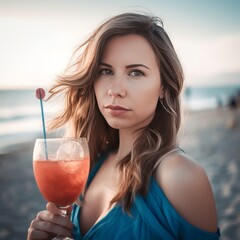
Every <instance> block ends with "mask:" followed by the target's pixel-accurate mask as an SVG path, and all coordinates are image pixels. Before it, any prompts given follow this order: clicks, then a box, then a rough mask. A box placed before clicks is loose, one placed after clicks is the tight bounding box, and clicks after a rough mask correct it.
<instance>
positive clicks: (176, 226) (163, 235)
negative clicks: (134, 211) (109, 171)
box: [135, 177, 220, 240]
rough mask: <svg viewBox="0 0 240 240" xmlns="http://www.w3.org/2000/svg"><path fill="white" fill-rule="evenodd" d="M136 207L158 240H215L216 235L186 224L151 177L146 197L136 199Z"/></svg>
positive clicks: (218, 231) (218, 235) (217, 233)
mask: <svg viewBox="0 0 240 240" xmlns="http://www.w3.org/2000/svg"><path fill="white" fill-rule="evenodd" d="M135 203H136V206H137V208H138V212H139V214H140V215H141V217H142V219H143V221H144V222H145V224H146V225H148V226H149V227H150V228H151V229H152V231H154V232H155V234H158V237H159V238H160V239H167V240H168V239H184V240H192V239H194V240H203V239H204V240H217V239H219V238H220V230H219V229H218V230H217V232H216V233H211V232H207V231H204V230H202V229H200V228H197V227H195V226H193V225H192V224H190V223H188V222H187V221H186V220H185V219H184V218H183V217H182V216H181V215H180V214H179V213H178V212H177V211H176V210H175V208H174V207H173V206H172V205H171V203H170V202H169V200H168V199H167V197H166V196H165V194H164V193H163V191H162V190H161V188H160V186H159V185H158V184H157V182H156V181H155V179H154V178H153V177H152V179H151V185H150V190H149V192H148V194H147V195H146V197H140V196H137V197H136V201H135Z"/></svg>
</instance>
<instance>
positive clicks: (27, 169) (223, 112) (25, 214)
mask: <svg viewBox="0 0 240 240" xmlns="http://www.w3.org/2000/svg"><path fill="white" fill-rule="evenodd" d="M235 117H236V124H235V126H234V127H233V128H229V126H230V125H231V124H230V123H231V121H232V119H231V112H230V111H229V110H228V109H217V110H209V111H201V112H187V113H186V117H185V119H184V122H185V124H184V126H183V128H182V130H181V134H180V145H181V147H182V148H183V149H184V151H185V152H186V153H188V154H189V155H191V156H192V157H193V158H194V159H195V160H196V161H198V162H199V164H200V165H202V166H203V167H204V169H205V170H206V172H207V175H208V177H209V180H210V183H211V185H212V189H213V192H214V196H215V200H216V206H217V211H218V218H219V226H220V228H221V234H222V238H221V239H222V240H237V239H240V184H239V182H240V175H239V171H240V144H239V143H240V111H239V112H237V113H235ZM233 125H234V124H233ZM233 125H232V126H233ZM32 149H33V142H31V143H29V144H24V145H23V146H22V147H21V149H20V148H18V150H17V151H13V152H12V153H9V154H5V155H0V212H1V214H0V240H2V239H8V240H18V239H19V240H21V239H26V236H27V229H28V227H29V224H30V222H31V221H32V219H33V218H34V217H35V216H36V214H37V213H38V211H40V210H42V209H44V207H45V204H46V202H45V200H44V199H43V198H42V196H41V195H40V193H39V191H38V189H37V186H36V183H35V180H34V178H33V172H32Z"/></svg>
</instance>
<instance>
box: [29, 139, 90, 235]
mask: <svg viewBox="0 0 240 240" xmlns="http://www.w3.org/2000/svg"><path fill="white" fill-rule="evenodd" d="M89 167H90V158H89V148H88V143H87V140H86V138H79V139H77V138H52V139H51V138H49V139H36V142H35V145H34V151H33V172H34V177H35V179H36V182H37V185H38V188H39V190H40V192H41V194H42V195H43V197H44V198H45V199H46V200H47V201H48V202H53V203H55V204H56V205H57V206H58V207H59V208H61V209H62V210H63V211H62V212H63V214H64V212H65V214H66V209H67V207H69V206H70V205H71V204H73V203H74V202H76V201H77V199H78V197H79V196H80V195H81V193H82V192H83V190H84V187H85V184H86V181H87V178H88V173H89ZM64 209H65V211H64ZM54 239H55V240H57V239H71V238H64V237H60V236H57V237H55V238H54Z"/></svg>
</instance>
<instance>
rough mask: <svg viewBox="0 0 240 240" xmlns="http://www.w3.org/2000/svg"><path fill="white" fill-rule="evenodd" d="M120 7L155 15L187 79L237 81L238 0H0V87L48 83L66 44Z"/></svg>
mask: <svg viewBox="0 0 240 240" xmlns="http://www.w3.org/2000/svg"><path fill="white" fill-rule="evenodd" d="M123 12H147V13H151V14H153V15H157V16H159V17H161V18H162V20H163V23H164V28H165V30H166V31H167V33H168V35H169V36H170V38H171V40H172V42H173V45H174V46H175V49H176V52H177V54H178V56H179V59H180V61H181V63H182V65H183V69H184V73H185V81H186V84H187V85H216V84H219V85H228V84H238V85H240V14H239V12H240V1H239V0H228V1H227V0H181V1H180V0H145V1H143V0H111V1H110V0H84V1H83V0H21V1H19V0H18V1H17V0H0V36H1V37H0V66H1V67H0V89H19V88H21V89H26V88H35V87H41V86H42V87H48V86H50V85H52V84H53V82H54V79H55V78H56V76H57V75H58V74H61V73H62V72H63V71H64V69H65V67H66V66H67V64H68V61H69V59H70V57H71V54H72V53H73V51H74V49H75V48H76V47H77V46H78V45H79V44H80V43H81V42H82V41H83V40H84V39H86V38H87V36H89V34H90V33H91V32H92V31H93V30H94V29H95V28H96V27H97V26H99V24H100V23H102V22H103V21H104V20H105V19H107V18H109V17H112V16H113V15H115V14H120V13H123Z"/></svg>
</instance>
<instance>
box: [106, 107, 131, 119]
mask: <svg viewBox="0 0 240 240" xmlns="http://www.w3.org/2000/svg"><path fill="white" fill-rule="evenodd" d="M105 108H106V110H107V112H108V113H110V114H111V115H112V116H120V115H123V114H124V113H126V112H128V111H130V109H127V108H125V107H122V106H118V105H107V106H105Z"/></svg>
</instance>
